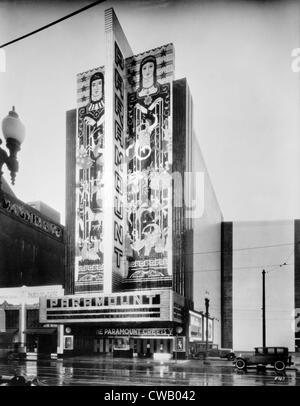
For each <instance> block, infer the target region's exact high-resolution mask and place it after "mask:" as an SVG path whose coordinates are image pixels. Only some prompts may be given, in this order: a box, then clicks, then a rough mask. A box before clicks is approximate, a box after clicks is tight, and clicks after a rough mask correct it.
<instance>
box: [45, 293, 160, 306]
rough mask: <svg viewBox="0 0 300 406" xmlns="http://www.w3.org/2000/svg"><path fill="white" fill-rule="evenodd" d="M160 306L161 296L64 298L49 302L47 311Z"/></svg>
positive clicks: (49, 300)
mask: <svg viewBox="0 0 300 406" xmlns="http://www.w3.org/2000/svg"><path fill="white" fill-rule="evenodd" d="M154 304H156V305H158V304H160V295H158V294H147V295H126V296H124V295H120V296H95V297H80V296H79V295H78V297H76V296H75V297H74V296H72V297H70V298H69V297H63V298H58V299H56V298H53V299H48V300H47V309H58V308H59V309H66V308H70V309H74V308H78V307H80V308H86V307H88V308H90V307H115V306H140V305H142V306H144V305H154Z"/></svg>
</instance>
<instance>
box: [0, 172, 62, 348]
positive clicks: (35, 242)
mask: <svg viewBox="0 0 300 406" xmlns="http://www.w3.org/2000/svg"><path fill="white" fill-rule="evenodd" d="M47 207H48V206H47ZM49 209H51V208H49ZM50 217H51V216H47V217H46V216H44V215H43V214H42V213H40V212H39V211H38V210H36V209H34V208H33V207H31V206H29V205H28V204H26V203H23V202H22V201H20V200H19V199H17V198H16V196H15V195H14V194H13V193H12V191H11V189H10V188H9V186H8V185H7V183H6V182H5V180H4V179H2V191H0V350H1V351H2V353H3V354H4V355H5V354H6V353H7V349H8V347H11V348H12V346H13V345H14V346H16V347H18V348H19V350H20V352H22V353H24V354H26V353H27V354H28V353H30V352H34V351H33V349H35V352H36V351H39V352H41V353H44V352H48V353H49V354H50V353H53V354H57V350H59V345H57V344H58V341H59V337H58V333H57V331H58V330H59V328H58V329H57V327H56V325H55V326H52V329H47V328H46V329H45V328H43V329H42V328H41V327H43V326H42V325H41V324H40V323H39V310H38V308H39V297H40V296H43V295H48V296H49V295H50V296H51V297H55V295H62V294H63V292H64V290H63V285H64V269H65V241H64V238H65V236H64V227H63V226H62V225H61V224H59V223H57V222H55V221H53V220H52V219H51V218H50ZM41 335H43V337H42V338H41ZM45 347H46V348H45ZM1 351H0V355H1ZM3 354H2V355H3Z"/></svg>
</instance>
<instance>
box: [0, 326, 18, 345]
mask: <svg viewBox="0 0 300 406" xmlns="http://www.w3.org/2000/svg"><path fill="white" fill-rule="evenodd" d="M17 331H19V330H18V329H17V328H10V329H7V330H6V331H5V332H4V331H3V332H1V333H0V343H2V344H3V343H11V342H12V340H13V338H14V335H15V333H16V332H17Z"/></svg>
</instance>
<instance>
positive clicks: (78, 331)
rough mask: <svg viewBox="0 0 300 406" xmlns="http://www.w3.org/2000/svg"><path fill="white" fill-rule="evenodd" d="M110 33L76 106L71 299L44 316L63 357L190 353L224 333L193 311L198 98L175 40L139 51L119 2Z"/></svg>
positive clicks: (108, 21)
mask: <svg viewBox="0 0 300 406" xmlns="http://www.w3.org/2000/svg"><path fill="white" fill-rule="evenodd" d="M105 37H106V40H105V44H103V45H102V46H101V47H99V49H100V48H101V49H102V52H103V55H102V56H103V59H105V64H104V66H101V67H98V68H95V69H91V70H88V71H86V72H83V73H80V74H78V75H77V108H76V109H74V110H70V111H68V112H67V127H66V129H67V152H66V154H67V156H66V158H67V176H66V199H67V203H66V208H67V210H66V213H67V214H66V233H67V260H66V262H67V263H66V272H65V286H64V287H65V295H64V296H62V297H57V298H47V297H44V298H41V299H40V322H41V323H45V324H47V325H60V326H63V333H62V334H63V340H64V351H63V352H64V355H67V354H74V353H85V354H86V353H104V354H107V353H117V354H119V355H126V356H132V355H133V354H142V355H144V356H145V355H149V356H151V355H154V356H155V354H160V355H162V354H163V355H165V356H172V355H173V354H174V351H177V356H179V357H180V356H182V357H185V356H187V354H188V352H189V346H190V345H191V343H192V342H193V341H195V340H196V341H197V340H198V341H199V342H201V341H205V340H207V341H209V342H210V343H212V342H213V341H214V338H213V337H214V328H216V326H214V321H213V319H212V318H208V317H207V321H206V320H205V317H204V315H203V314H201V313H200V312H196V311H195V308H194V290H195V289H194V274H193V269H194V262H195V261H196V259H195V258H194V257H193V255H192V252H193V249H194V244H195V241H194V237H193V226H194V224H195V223H194V220H193V215H194V212H195V210H196V211H197V208H196V209H195V208H194V207H192V206H191V205H192V194H193V190H194V189H196V188H195V178H194V177H193V176H192V172H193V170H194V169H193V167H192V159H191V156H192V148H193V143H192V138H193V132H192V100H191V96H190V94H189V89H188V86H187V82H186V80H185V79H182V80H174V47H173V45H172V44H167V45H163V46H160V47H158V48H155V49H152V50H148V51H146V52H143V53H140V54H138V55H134V54H133V52H132V50H131V48H130V45H129V44H128V42H127V39H126V37H125V35H124V33H123V31H122V28H121V26H120V24H119V22H118V20H117V17H116V16H115V14H114V11H113V9H108V10H106V12H105ZM198 186H199V188H200V186H201V182H200V183H199V185H198ZM200 189H201V188H200ZM196 206H197V204H196ZM191 207H192V208H191ZM200 209H201V208H200ZM200 211H201V210H200ZM219 223H220V224H221V221H220V222H219ZM216 286H217V285H216V284H215V283H214V287H216ZM216 289H218V287H216ZM201 300H202V299H201ZM203 304H204V300H203ZM198 307H199V306H198ZM205 329H208V330H209V331H208V333H207V334H206V332H205Z"/></svg>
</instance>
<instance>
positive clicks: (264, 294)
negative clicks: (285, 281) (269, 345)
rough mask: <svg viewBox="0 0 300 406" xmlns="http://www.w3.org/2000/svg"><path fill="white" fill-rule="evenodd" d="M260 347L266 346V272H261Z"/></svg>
mask: <svg viewBox="0 0 300 406" xmlns="http://www.w3.org/2000/svg"><path fill="white" fill-rule="evenodd" d="M262 345H263V347H265V346H266V271H265V270H264V269H263V271H262Z"/></svg>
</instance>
